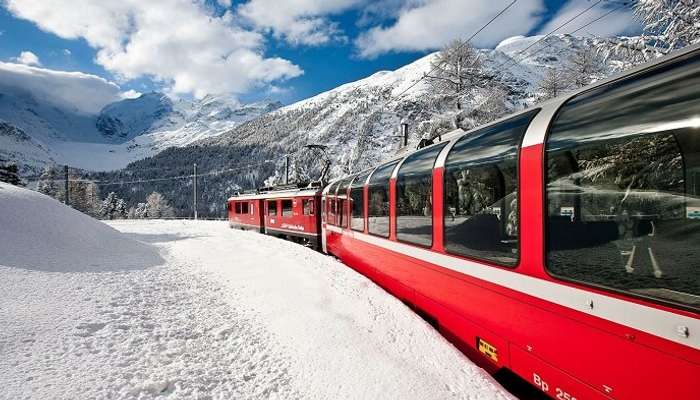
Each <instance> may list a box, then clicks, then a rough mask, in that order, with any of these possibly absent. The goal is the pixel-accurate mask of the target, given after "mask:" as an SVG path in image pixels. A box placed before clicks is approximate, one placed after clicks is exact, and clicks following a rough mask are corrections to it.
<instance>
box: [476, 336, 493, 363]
mask: <svg viewBox="0 0 700 400" xmlns="http://www.w3.org/2000/svg"><path fill="white" fill-rule="evenodd" d="M476 344H477V346H478V347H479V352H480V353H481V354H483V355H485V356H486V357H488V358H490V359H491V361H493V362H498V349H497V348H496V347H494V346H492V345H491V344H490V343H488V342H486V341H485V340H484V339H482V338H479V337H478V338H476Z"/></svg>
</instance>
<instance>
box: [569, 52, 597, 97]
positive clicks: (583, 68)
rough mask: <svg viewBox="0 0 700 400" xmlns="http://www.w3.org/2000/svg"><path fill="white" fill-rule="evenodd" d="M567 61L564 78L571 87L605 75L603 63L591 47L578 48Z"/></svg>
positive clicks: (580, 85) (584, 84)
mask: <svg viewBox="0 0 700 400" xmlns="http://www.w3.org/2000/svg"><path fill="white" fill-rule="evenodd" d="M568 61H569V62H568V64H569V66H568V67H567V71H566V80H567V83H568V85H570V86H571V87H572V88H580V87H583V86H586V85H589V84H591V83H593V82H595V81H597V80H600V79H602V78H604V77H605V64H604V63H603V59H602V57H601V56H600V54H599V53H598V51H596V49H595V48H593V47H584V48H581V49H579V50H578V51H576V53H574V55H573V56H571V57H570V58H569V60H568Z"/></svg>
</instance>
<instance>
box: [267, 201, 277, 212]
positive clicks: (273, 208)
mask: <svg viewBox="0 0 700 400" xmlns="http://www.w3.org/2000/svg"><path fill="white" fill-rule="evenodd" d="M267 215H277V200H268V201H267Z"/></svg>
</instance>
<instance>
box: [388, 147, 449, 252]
mask: <svg viewBox="0 0 700 400" xmlns="http://www.w3.org/2000/svg"><path fill="white" fill-rule="evenodd" d="M444 147H445V143H443V144H441V145H437V146H434V147H430V148H427V149H425V150H421V151H419V152H416V153H413V154H411V155H410V156H408V157H407V158H406V160H405V161H404V162H403V164H401V167H400V168H399V174H398V177H397V180H396V238H397V239H398V240H401V241H404V242H409V243H415V244H419V245H422V246H427V247H430V246H431V245H432V244H433V166H434V165H435V159H436V158H437V156H438V154H439V153H440V151H441V150H442V149H443V148H444Z"/></svg>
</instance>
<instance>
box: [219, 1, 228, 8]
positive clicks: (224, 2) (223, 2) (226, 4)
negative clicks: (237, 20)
mask: <svg viewBox="0 0 700 400" xmlns="http://www.w3.org/2000/svg"><path fill="white" fill-rule="evenodd" d="M216 2H217V3H219V5H220V6H221V7H224V8H229V7H231V0H216Z"/></svg>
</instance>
